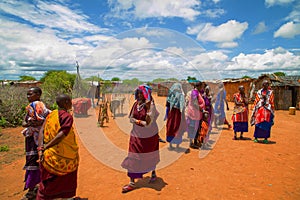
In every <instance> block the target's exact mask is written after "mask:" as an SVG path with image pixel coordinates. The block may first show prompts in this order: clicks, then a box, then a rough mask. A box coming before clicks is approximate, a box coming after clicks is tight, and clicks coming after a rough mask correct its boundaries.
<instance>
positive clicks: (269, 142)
mask: <svg viewBox="0 0 300 200" xmlns="http://www.w3.org/2000/svg"><path fill="white" fill-rule="evenodd" d="M258 143H259V144H265V145H268V144H276V142H275V141H271V140H268V143H264V142H263V141H260V140H258Z"/></svg>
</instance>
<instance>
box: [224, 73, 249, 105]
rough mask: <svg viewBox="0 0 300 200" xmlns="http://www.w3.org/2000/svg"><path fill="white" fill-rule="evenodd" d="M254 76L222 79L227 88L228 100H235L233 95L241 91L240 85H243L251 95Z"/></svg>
mask: <svg viewBox="0 0 300 200" xmlns="http://www.w3.org/2000/svg"><path fill="white" fill-rule="evenodd" d="M253 80H254V79H252V78H240V79H224V80H222V82H223V84H224V87H225V90H226V100H227V101H233V95H234V94H235V93H237V92H239V90H238V88H239V86H241V85H243V86H244V88H245V92H246V94H247V96H248V97H249V96H250V91H251V83H252V81H253Z"/></svg>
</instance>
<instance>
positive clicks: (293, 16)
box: [285, 1, 300, 23]
mask: <svg viewBox="0 0 300 200" xmlns="http://www.w3.org/2000/svg"><path fill="white" fill-rule="evenodd" d="M285 20H286V21H293V22H296V23H300V1H299V2H298V4H296V5H295V6H294V7H293V10H292V12H290V14H289V15H288V16H287V17H286V18H285Z"/></svg>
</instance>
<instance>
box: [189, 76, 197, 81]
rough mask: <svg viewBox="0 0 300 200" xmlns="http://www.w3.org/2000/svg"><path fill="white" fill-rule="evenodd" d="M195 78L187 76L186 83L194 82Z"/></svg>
mask: <svg viewBox="0 0 300 200" xmlns="http://www.w3.org/2000/svg"><path fill="white" fill-rule="evenodd" d="M196 80H197V79H196V77H192V76H188V77H187V81H196Z"/></svg>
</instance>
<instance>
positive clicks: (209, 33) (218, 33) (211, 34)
mask: <svg viewBox="0 0 300 200" xmlns="http://www.w3.org/2000/svg"><path fill="white" fill-rule="evenodd" d="M247 28H248V23H247V22H242V23H240V22H238V21H235V20H230V21H227V22H226V23H224V24H221V25H219V26H214V25H212V24H211V23H207V24H200V25H198V26H195V27H189V28H188V29H187V33H188V34H197V40H200V41H204V42H206V41H208V42H216V43H220V44H219V46H220V47H221V46H223V47H227V48H229V47H235V46H237V43H236V42H234V40H236V39H238V38H240V37H241V36H242V34H243V33H244V31H245V30H246V29H247Z"/></svg>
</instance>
